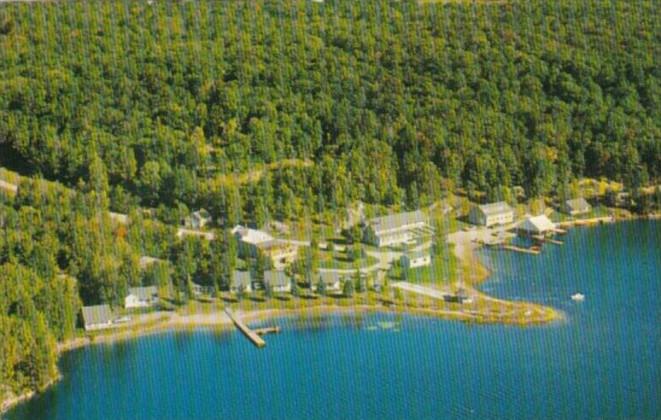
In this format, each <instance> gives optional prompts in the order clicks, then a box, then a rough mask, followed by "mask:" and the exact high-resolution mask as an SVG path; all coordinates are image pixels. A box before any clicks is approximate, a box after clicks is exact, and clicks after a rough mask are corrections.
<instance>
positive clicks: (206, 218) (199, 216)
mask: <svg viewBox="0 0 661 420" xmlns="http://www.w3.org/2000/svg"><path fill="white" fill-rule="evenodd" d="M211 221H212V218H211V215H210V214H209V212H208V211H206V210H205V209H200V210H198V211H195V212H193V214H191V215H190V216H188V217H187V218H186V220H185V221H184V224H185V225H186V226H187V227H189V228H193V229H201V228H203V227H205V226H206V225H208V224H209V223H211Z"/></svg>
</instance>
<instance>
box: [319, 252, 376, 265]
mask: <svg viewBox="0 0 661 420" xmlns="http://www.w3.org/2000/svg"><path fill="white" fill-rule="evenodd" d="M377 262H378V260H377V259H376V258H374V257H371V256H369V255H365V257H364V258H360V259H358V260H356V261H351V260H350V259H349V258H348V257H347V255H346V253H345V252H340V251H333V252H330V251H323V250H320V251H319V268H340V269H353V268H356V267H369V266H371V265H374V264H376V263H377Z"/></svg>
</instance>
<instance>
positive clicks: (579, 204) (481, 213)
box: [468, 198, 592, 227]
mask: <svg viewBox="0 0 661 420" xmlns="http://www.w3.org/2000/svg"><path fill="white" fill-rule="evenodd" d="M559 210H560V211H561V212H563V213H565V214H567V215H570V216H579V215H581V214H586V213H589V212H590V211H592V206H590V204H589V203H588V202H587V200H585V198H574V199H571V200H566V201H564V202H563V203H562V204H561V205H560V208H559ZM541 220H542V219H538V220H536V221H534V222H533V224H537V222H539V221H541ZM468 221H469V222H470V223H472V224H474V225H478V226H486V227H491V226H502V225H507V224H510V223H513V222H514V209H512V207H510V205H509V204H507V203H506V202H504V201H499V202H496V203H489V204H482V205H479V206H474V207H473V208H472V209H471V210H470V213H469V214H468Z"/></svg>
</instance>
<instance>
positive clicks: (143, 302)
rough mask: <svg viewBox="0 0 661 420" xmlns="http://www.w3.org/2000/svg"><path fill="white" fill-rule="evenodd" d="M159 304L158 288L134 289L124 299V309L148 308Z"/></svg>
mask: <svg viewBox="0 0 661 420" xmlns="http://www.w3.org/2000/svg"><path fill="white" fill-rule="evenodd" d="M156 302H158V289H157V288H156V286H147V287H132V288H130V289H129V294H128V295H127V296H126V297H125V298H124V307H125V308H126V309H130V308H146V307H149V306H152V305H154V304H155V303H156Z"/></svg>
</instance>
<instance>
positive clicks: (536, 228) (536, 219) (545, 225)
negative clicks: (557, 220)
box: [518, 214, 556, 235]
mask: <svg viewBox="0 0 661 420" xmlns="http://www.w3.org/2000/svg"><path fill="white" fill-rule="evenodd" d="M555 229H556V227H555V224H554V223H553V222H552V221H551V220H549V218H548V217H547V216H546V215H544V214H542V215H540V216H528V217H527V218H526V219H525V220H524V221H523V223H521V224H520V225H519V227H518V230H519V232H520V233H523V234H526V235H545V234H547V233H552V232H554V231H555Z"/></svg>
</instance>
